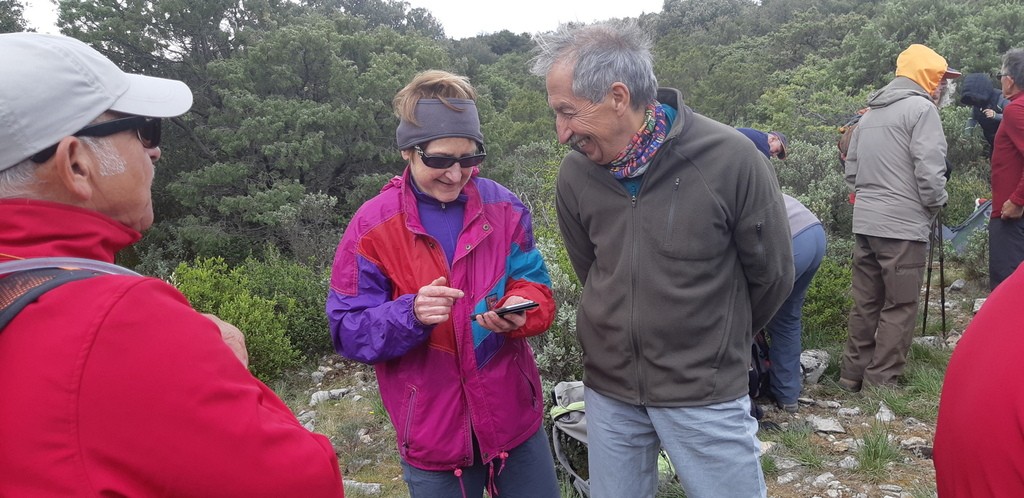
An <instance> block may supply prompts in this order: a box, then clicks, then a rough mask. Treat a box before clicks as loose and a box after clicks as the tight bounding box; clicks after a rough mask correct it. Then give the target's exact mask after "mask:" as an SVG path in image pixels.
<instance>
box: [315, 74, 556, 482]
mask: <svg viewBox="0 0 1024 498" xmlns="http://www.w3.org/2000/svg"><path fill="white" fill-rule="evenodd" d="M475 100H476V91H475V90H474V89H473V87H472V86H471V85H470V84H469V82H468V81H467V80H466V78H464V77H461V76H456V75H454V74H451V73H447V72H444V71H426V72H424V73H421V74H418V75H417V76H416V77H415V78H414V79H413V80H412V82H410V83H409V84H408V85H406V86H405V88H403V89H402V90H401V91H399V92H398V95H397V96H396V97H395V101H394V107H395V113H396V114H397V115H398V117H399V119H400V124H399V126H398V130H397V133H396V138H397V141H398V148H399V150H400V151H401V154H402V158H403V159H405V161H406V162H407V166H406V169H405V172H404V174H403V175H402V176H401V177H395V178H394V179H392V180H391V181H390V182H389V183H388V184H387V185H385V186H384V188H383V189H382V190H381V192H380V194H379V195H377V196H376V197H374V198H373V199H371V200H369V201H367V202H366V203H365V204H363V206H362V207H360V209H359V210H358V211H357V212H356V214H355V216H354V217H353V218H352V221H351V222H350V223H349V225H348V227H347V229H346V230H345V234H344V236H343V237H342V240H341V243H340V244H339V246H338V251H337V254H336V255H335V259H334V266H333V270H332V274H331V288H330V291H329V293H328V297H327V315H328V319H329V322H330V326H331V335H332V337H333V339H334V345H335V348H336V349H337V350H338V352H339V353H340V354H342V355H343V356H345V357H346V358H349V359H353V360H356V361H360V362H363V363H369V364H373V365H374V366H375V367H376V372H377V380H378V383H379V385H380V393H381V398H382V400H383V402H384V406H385V408H387V411H388V414H389V415H390V417H391V422H392V424H394V427H395V432H396V434H397V442H398V451H399V453H400V454H401V457H402V467H403V475H404V478H405V481H406V483H407V484H408V486H409V491H410V493H411V495H412V496H413V497H414V498H415V497H429V498H435V497H449V496H450V497H463V496H481V495H482V493H483V490H484V488H485V487H486V488H487V489H488V490H489V493H490V495H491V496H495V495H499V494H500V496H502V497H503V498H504V497H517V496H520V497H531V498H532V497H542V498H543V497H558V496H559V488H558V482H557V479H556V477H555V470H554V461H553V459H552V456H551V450H550V448H549V446H548V441H547V437H546V435H545V431H544V430H543V428H542V423H541V422H542V415H543V407H544V403H543V397H542V395H541V384H540V375H539V373H538V370H537V366H536V363H535V362H534V358H533V352H532V351H531V349H530V345H529V343H528V342H527V340H526V338H527V337H528V336H532V335H536V334H540V333H542V332H544V331H545V330H547V329H548V327H550V326H551V323H552V321H553V319H554V314H555V301H554V298H553V297H552V294H551V289H550V279H549V277H548V273H547V268H546V267H545V265H544V261H543V259H542V257H541V254H540V252H539V251H538V250H537V247H536V246H535V244H534V238H533V230H532V225H531V222H530V214H529V212H528V210H527V209H526V207H525V206H524V205H523V203H522V202H521V201H520V200H519V199H518V198H517V197H516V196H515V195H514V194H513V193H512V192H510V191H509V190H508V189H506V188H505V187H503V186H501V185H499V184H497V183H496V182H493V181H491V180H488V179H485V178H480V177H479V176H478V175H479V166H480V164H481V163H482V162H483V160H484V158H485V157H486V153H485V152H484V139H483V134H482V133H481V131H480V120H479V115H478V114H477V109H476V102H475ZM526 301H533V302H536V303H538V304H539V306H537V307H536V308H534V309H530V310H528V311H525V312H522V313H514V314H507V315H504V316H498V314H497V313H495V312H494V311H493V310H495V309H496V308H499V307H502V306H508V305H513V304H518V303H524V302H526ZM476 314H479V316H475V317H474V318H471V316H473V315H476Z"/></svg>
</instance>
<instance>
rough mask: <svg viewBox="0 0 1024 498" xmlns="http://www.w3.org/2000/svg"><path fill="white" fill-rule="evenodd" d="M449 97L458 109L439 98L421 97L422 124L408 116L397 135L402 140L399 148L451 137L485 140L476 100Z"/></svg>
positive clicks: (418, 111)
mask: <svg viewBox="0 0 1024 498" xmlns="http://www.w3.org/2000/svg"><path fill="white" fill-rule="evenodd" d="M445 100H447V101H448V104H449V105H451V106H452V107H455V108H456V109H458V110H455V109H452V108H451V107H448V106H446V105H445V104H444V102H441V101H440V100H439V99H420V101H419V102H417V103H416V122H418V123H420V124H421V126H417V125H414V124H412V123H410V122H408V121H406V120H404V119H403V120H402V122H401V123H399V124H398V130H397V131H395V138H396V139H397V140H398V149H399V150H404V149H408V148H410V147H412V146H414V145H418V144H421V143H424V142H429V141H431V140H434V139H437V138H447V137H462V138H469V139H472V140H476V141H477V143H480V144H483V143H484V134H483V133H481V132H480V115H479V114H478V113H477V110H476V102H473V101H472V100H469V99H445Z"/></svg>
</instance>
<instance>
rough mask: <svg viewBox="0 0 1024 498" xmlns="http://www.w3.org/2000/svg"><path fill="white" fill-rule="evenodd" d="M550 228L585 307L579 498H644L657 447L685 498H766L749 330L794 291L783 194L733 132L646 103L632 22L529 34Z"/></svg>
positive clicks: (666, 99) (686, 112)
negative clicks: (552, 128)
mask: <svg viewBox="0 0 1024 498" xmlns="http://www.w3.org/2000/svg"><path fill="white" fill-rule="evenodd" d="M539 36H540V38H541V40H540V41H539V43H538V45H539V48H540V55H538V57H537V59H536V61H535V65H534V69H533V72H534V74H538V75H541V76H544V78H545V80H546V85H547V91H548V103H549V105H550V106H551V108H552V109H553V110H554V111H555V123H556V132H557V134H558V140H559V141H560V142H562V143H567V144H569V145H570V146H571V147H572V148H573V149H574V151H573V152H570V153H569V154H568V155H567V156H566V157H565V158H564V159H563V160H562V165H561V167H560V169H559V174H558V180H557V192H556V204H557V214H558V222H559V227H560V229H561V232H562V237H563V239H564V241H565V245H566V248H567V250H568V254H569V258H570V260H571V262H572V265H573V268H574V270H575V272H576V275H577V276H578V277H579V279H580V281H581V282H582V283H583V295H582V297H581V299H580V304H579V309H578V312H577V322H576V327H577V335H578V337H579V339H580V342H581V344H582V347H583V351H584V359H583V363H584V378H583V381H584V384H585V385H586V391H585V395H584V397H585V402H586V405H587V431H588V439H589V443H588V455H589V467H590V468H589V470H590V490H591V493H592V496H593V497H594V498H602V497H619V496H640V497H643V496H654V493H655V490H656V487H657V476H656V464H655V462H656V461H657V452H658V449H659V447H663V448H664V449H665V450H666V452H667V453H668V455H669V458H670V459H671V460H672V463H673V465H674V466H675V470H676V473H677V474H678V475H679V478H680V482H681V483H682V485H683V488H684V490H685V492H686V495H687V496H689V497H691V498H701V497H713V496H745V497H750V496H765V495H766V492H767V491H766V486H765V482H764V477H763V474H762V472H761V467H760V462H759V460H758V455H759V449H760V447H759V443H758V441H757V437H756V432H757V421H756V420H754V418H753V417H751V416H750V403H751V401H750V399H749V396H748V369H749V365H750V348H751V344H752V336H753V334H752V331H753V330H755V329H758V328H761V327H763V326H764V325H765V324H766V323H767V322H768V320H769V319H770V318H771V317H772V315H773V314H774V313H775V311H776V310H777V309H778V307H779V305H780V304H781V303H782V302H783V301H784V300H785V299H786V296H787V295H789V292H790V289H791V288H792V286H793V273H794V269H793V255H792V247H791V239H790V233H789V223H788V220H787V215H786V208H785V205H784V203H783V199H782V193H781V191H780V189H779V186H778V182H777V180H776V178H775V174H774V172H773V170H772V167H771V164H770V163H769V161H768V159H766V158H765V157H764V156H763V155H761V154H760V153H759V152H758V150H757V149H756V148H755V147H754V145H753V143H751V142H750V140H747V139H746V138H745V137H744V136H743V135H742V134H741V133H740V132H738V131H736V130H735V129H734V128H732V127H730V126H727V125H724V124H722V123H718V122H716V121H713V120H711V119H708V118H706V117H703V116H701V115H699V114H697V113H695V112H693V110H691V109H690V108H688V107H686V106H685V105H683V102H682V94H681V93H680V92H679V91H678V90H675V89H669V88H662V89H658V88H657V80H656V78H655V77H654V73H653V69H652V67H651V57H650V53H649V40H648V39H647V38H646V35H645V33H644V32H643V31H642V30H641V29H639V28H638V27H637V26H636V25H634V24H628V23H603V24H597V25H591V26H586V27H580V28H578V29H577V28H573V27H572V26H562V27H561V28H560V29H559V30H558V31H557V32H555V33H552V34H545V35H539Z"/></svg>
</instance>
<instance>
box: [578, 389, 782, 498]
mask: <svg viewBox="0 0 1024 498" xmlns="http://www.w3.org/2000/svg"><path fill="white" fill-rule="evenodd" d="M583 397H584V400H585V403H586V407H587V447H588V460H589V469H590V496H591V497H592V498H622V497H630V498H634V497H635V498H644V497H653V496H654V494H655V492H656V491H657V488H658V451H659V450H660V449H661V448H664V449H665V452H666V453H668V456H669V459H670V460H671V461H672V466H673V467H675V470H676V475H678V476H679V481H680V483H682V485H683V490H684V491H685V492H686V496H687V497H688V498H712V497H714V498H718V497H724V496H728V497H730V498H731V497H737V498H752V497H764V496H766V495H767V493H768V489H767V487H766V485H765V482H764V474H762V472H761V460H760V452H761V446H760V443H759V442H758V440H757V436H756V434H757V420H754V418H753V417H751V416H750V396H747V395H746V394H744V395H743V396H741V397H740V398H739V399H736V400H733V401H726V402H724V403H717V404H714V405H708V406H686V407H652V406H641V405H632V404H629V403H623V402H621V401H618V400H615V399H612V398H609V397H607V396H603V395H601V394H599V393H598V392H596V391H594V390H593V389H589V388H587V389H586V390H585V391H584V395H583Z"/></svg>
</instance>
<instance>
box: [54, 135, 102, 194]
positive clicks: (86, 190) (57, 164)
mask: <svg viewBox="0 0 1024 498" xmlns="http://www.w3.org/2000/svg"><path fill="white" fill-rule="evenodd" d="M50 161H52V162H53V164H52V165H51V167H52V168H53V170H52V173H53V179H54V181H55V182H57V183H59V184H60V185H61V186H63V187H64V190H65V191H66V192H67V195H69V196H71V197H72V198H74V199H76V200H79V201H87V200H89V199H91V198H92V189H93V186H92V181H93V176H94V175H97V174H98V172H99V170H98V166H99V165H98V164H97V163H96V157H95V156H94V155H93V154H90V153H89V151H87V150H86V147H85V143H83V142H82V141H81V140H79V139H78V138H76V137H64V138H63V139H62V140H61V141H60V142H59V143H58V144H57V153H56V154H54V156H53V158H52V159H50Z"/></svg>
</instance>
